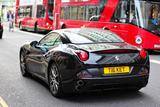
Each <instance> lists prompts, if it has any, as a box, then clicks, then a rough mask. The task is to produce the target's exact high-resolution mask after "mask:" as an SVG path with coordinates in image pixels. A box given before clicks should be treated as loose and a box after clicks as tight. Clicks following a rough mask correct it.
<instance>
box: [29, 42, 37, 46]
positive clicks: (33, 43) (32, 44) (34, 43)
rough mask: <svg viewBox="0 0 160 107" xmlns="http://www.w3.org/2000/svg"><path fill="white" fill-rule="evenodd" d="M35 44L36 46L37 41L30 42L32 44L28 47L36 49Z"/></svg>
mask: <svg viewBox="0 0 160 107" xmlns="http://www.w3.org/2000/svg"><path fill="white" fill-rule="evenodd" d="M37 44H38V42H37V41H32V42H31V43H30V45H31V46H33V47H36V45H37Z"/></svg>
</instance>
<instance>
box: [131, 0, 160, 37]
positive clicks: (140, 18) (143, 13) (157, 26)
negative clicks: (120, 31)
mask: <svg viewBox="0 0 160 107" xmlns="http://www.w3.org/2000/svg"><path fill="white" fill-rule="evenodd" d="M130 7H131V9H130V22H131V23H133V24H135V25H137V26H140V27H141V28H144V29H147V30H149V31H151V32H153V33H156V34H159V35H160V3H158V2H153V1H152V0H150V1H144V0H131V6H130Z"/></svg>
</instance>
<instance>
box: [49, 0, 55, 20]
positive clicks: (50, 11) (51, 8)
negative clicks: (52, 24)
mask: <svg viewBox="0 0 160 107" xmlns="http://www.w3.org/2000/svg"><path fill="white" fill-rule="evenodd" d="M53 10H54V0H48V18H49V19H50V20H53Z"/></svg>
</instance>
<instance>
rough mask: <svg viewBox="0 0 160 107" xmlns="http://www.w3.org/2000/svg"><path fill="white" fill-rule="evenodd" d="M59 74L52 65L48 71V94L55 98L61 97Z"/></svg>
mask: <svg viewBox="0 0 160 107" xmlns="http://www.w3.org/2000/svg"><path fill="white" fill-rule="evenodd" d="M60 75H61V74H60V72H59V70H58V68H57V66H56V65H55V64H52V65H51V67H50V70H49V88H50V92H51V94H52V95H53V96H55V97H61V96H63V93H62V85H61V76H60Z"/></svg>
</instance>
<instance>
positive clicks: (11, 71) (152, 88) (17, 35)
mask: <svg viewBox="0 0 160 107" xmlns="http://www.w3.org/2000/svg"><path fill="white" fill-rule="evenodd" d="M41 37H43V35H40V34H35V33H28V32H23V31H19V30H16V31H14V32H8V30H7V29H5V32H4V36H3V39H2V40H0V107H7V106H8V107H160V55H150V59H151V70H150V71H151V73H150V78H149V84H148V85H147V87H145V88H143V89H141V90H140V91H139V92H137V93H129V92H121V91H120V92H119V91H108V92H105V93H104V92H97V93H87V94H86V93H85V94H81V95H76V96H69V97H65V98H62V99H57V98H55V97H53V96H52V95H51V94H50V92H49V89H48V87H47V85H46V84H45V83H43V82H42V81H40V80H39V79H37V78H35V77H31V78H24V77H22V76H21V73H20V68H19V49H20V46H22V45H23V44H24V43H25V42H30V41H33V40H39V39H40V38H41Z"/></svg>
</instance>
